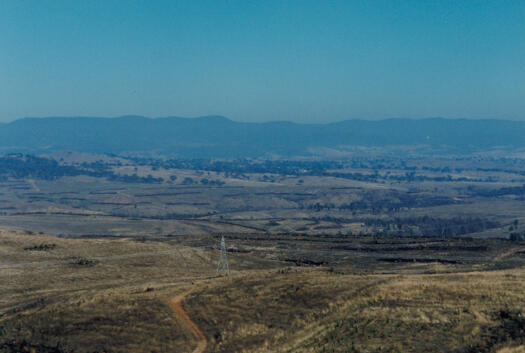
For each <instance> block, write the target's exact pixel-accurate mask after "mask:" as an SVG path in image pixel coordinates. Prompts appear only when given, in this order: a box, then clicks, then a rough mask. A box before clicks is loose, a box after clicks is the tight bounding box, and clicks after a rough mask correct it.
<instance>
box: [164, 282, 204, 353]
mask: <svg viewBox="0 0 525 353" xmlns="http://www.w3.org/2000/svg"><path fill="white" fill-rule="evenodd" d="M191 292H192V290H189V291H186V292H184V293H182V294H179V295H177V296H176V297H174V298H172V299H171V300H170V307H171V309H172V310H173V311H174V312H175V314H176V315H177V316H178V317H179V318H180V319H181V320H182V322H184V324H185V325H186V326H188V327H189V329H190V330H191V332H193V335H194V336H195V338H196V339H197V347H195V349H194V350H193V353H204V351H205V350H206V346H207V344H208V342H207V341H206V336H204V333H203V332H202V330H201V329H200V328H199V326H197V324H196V323H195V322H193V320H192V319H191V318H190V316H189V315H188V313H187V312H186V310H185V309H184V307H183V306H182V301H183V300H184V298H185V297H186V296H187V295H189V294H190V293H191Z"/></svg>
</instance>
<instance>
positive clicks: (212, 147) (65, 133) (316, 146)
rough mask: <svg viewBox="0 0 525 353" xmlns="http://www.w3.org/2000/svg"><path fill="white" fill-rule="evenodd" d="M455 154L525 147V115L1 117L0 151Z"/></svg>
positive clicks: (221, 155) (173, 154) (190, 155)
mask: <svg viewBox="0 0 525 353" xmlns="http://www.w3.org/2000/svg"><path fill="white" fill-rule="evenodd" d="M362 147H364V148H375V147H380V148H383V149H388V148H394V147H397V148H400V147H403V148H406V147H411V148H419V149H427V150H432V149H438V150H450V151H454V152H455V153H469V152H473V151H487V150H493V149H505V150H519V149H521V148H524V147H525V122H522V121H508V120H496V119H493V120H489V119H487V120H470V119H443V118H430V119H401V118H399V119H387V120H380V121H368V120H346V121H341V122H336V123H326V124H300V123H292V122H286V121H274V122H265V123H247V122H236V121H232V120H230V119H227V118H225V117H221V116H206V117H198V118H181V117H166V118H147V117H142V116H123V117H118V118H92V117H47V118H23V119H19V120H15V121H13V122H10V123H4V124H0V152H2V153H12V152H21V153H46V152H52V151H64V150H67V151H78V152H89V153H113V154H127V155H130V154H131V155H133V154H135V155H156V156H168V157H178V158H244V157H252V158H253V157H269V156H274V157H275V156H276V157H279V156H280V157H292V156H311V155H315V154H319V153H321V152H320V151H324V152H322V153H326V151H331V152H334V153H335V152H345V151H346V152H348V151H351V150H353V149H354V150H355V149H356V148H362Z"/></svg>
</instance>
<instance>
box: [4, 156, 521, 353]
mask: <svg viewBox="0 0 525 353" xmlns="http://www.w3.org/2000/svg"><path fill="white" fill-rule="evenodd" d="M67 156H68V155H65V157H67ZM10 158H11V159H10ZM83 158H87V157H86V156H84V157H83ZM61 159H62V161H61V162H60V163H61V164H52V163H51V162H49V161H46V160H43V159H34V160H33V159H31V158H29V157H20V156H14V157H8V158H7V159H4V162H5V161H7V162H9V163H11V162H13V161H14V162H16V163H19V167H17V168H14V169H13V171H12V172H9V173H7V174H6V176H4V177H2V178H0V228H1V229H2V230H1V231H0V280H1V281H2V282H1V283H2V286H1V287H0V334H1V340H0V352H19V351H23V350H24V349H26V350H27V351H29V352H31V351H34V352H44V353H51V352H55V353H57V352H58V353H61V352H76V353H83V352H84V353H94V352H98V353H101V352H157V353H159V352H182V353H183V352H199V351H194V350H195V349H196V348H199V347H200V348H199V349H200V350H201V351H204V352H316V353H317V352H319V353H321V352H455V353H461V352H463V353H465V352H499V353H505V352H507V353H509V352H519V351H523V350H524V348H525V346H524V344H525V340H524V339H523V337H524V336H525V319H523V317H522V314H521V313H522V312H523V310H524V305H525V301H524V300H523V294H522V293H523V290H524V289H525V288H524V284H523V283H524V282H523V280H524V279H525V278H524V277H525V270H524V269H525V242H524V239H525V214H524V213H523V209H524V207H525V198H524V195H525V188H524V187H523V184H525V177H524V176H523V173H522V172H521V167H522V163H521V162H520V161H514V160H512V161H499V160H490V159H480V160H479V161H474V160H472V159H467V160H459V159H447V160H425V161H420V160H416V161H412V162H410V163H405V164H403V163H401V162H399V161H398V160H395V159H393V160H380V161H375V160H373V159H368V160H367V159H363V160H360V161H358V162H357V163H356V162H352V163H349V164H348V165H346V164H344V163H343V164H337V163H335V162H333V163H332V162H330V163H328V162H319V163H317V162H304V163H303V162H271V163H270V162H267V163H266V162H265V163H259V162H246V161H240V162H239V163H238V164H236V163H233V164H232V163H230V164H227V165H226V166H225V165H223V164H220V163H219V164H218V165H216V164H213V163H212V164H209V163H208V162H202V161H193V162H178V161H175V162H174V161H166V162H159V161H151V160H146V161H144V160H131V159H125V158H118V159H117V158H116V157H107V158H105V159H103V160H98V159H95V160H93V159H91V160H89V159H86V160H85V161H79V160H78V159H75V158H70V159H68V158H62V157H61ZM28 161H29V162H28ZM35 161H36V162H35ZM86 161H89V163H88V162H86ZM37 162H38V163H44V164H45V163H48V164H45V165H48V169H46V170H45V173H44V174H38V175H36V176H35V175H32V174H31V173H29V174H28V173H27V170H31V164H30V163H37ZM49 163H51V164H49ZM85 163H88V164H85ZM163 163H164V164H163ZM192 163H193V164H192ZM221 163H222V162H221ZM224 163H226V162H224ZM411 163H412V164H414V165H412V164H411ZM418 163H419V164H418ZM415 164H417V165H418V166H415ZM192 166H193V167H195V166H198V167H199V168H201V169H191V168H190V167H192ZM77 167H78V168H84V169H78V170H77V169H67V168H77ZM182 167H184V168H182ZM53 168H54V169H53ZM63 168H66V169H63ZM228 168H229V169H228ZM264 168H266V169H264ZM308 168H310V169H308ZM414 168H416V169H414ZM215 169H216V170H215ZM414 170H415V172H414ZM86 171H87V172H86ZM84 172H85V173H84ZM24 173H25V174H24ZM53 173H55V174H53ZM61 173H62V174H61ZM64 173H66V174H64ZM67 173H70V174H72V175H69V174H67ZM82 173H84V174H82ZM86 173H87V174H86ZM37 176H38V177H37ZM220 234H226V241H227V244H228V256H229V259H230V266H231V268H232V273H231V275H230V276H228V277H224V276H221V277H217V276H216V266H217V260H218V257H219V251H218V250H217V249H218V243H219V237H218V235H220Z"/></svg>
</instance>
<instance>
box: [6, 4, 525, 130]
mask: <svg viewBox="0 0 525 353" xmlns="http://www.w3.org/2000/svg"><path fill="white" fill-rule="evenodd" d="M524 19H525V1H505V0H498V1H475V0H468V1H461V0H458V1H423V0H413V1H412V0H405V1H391V0H387V1H380V0H377V1H375V0H368V1H360V0H345V1H329V0H326V1H310V0H297V1H284V0H281V1H270V0H268V1H248V0H241V1H220V0H211V1H199V0H188V1H177V0H169V1H161V0H158V1H154V0H149V1H133V0H125V1H114V0H100V1H96V0H89V1H88V0H85V1H84V0H82V1H75V0H69V1H62V0H61V1H51V0H33V1H26V0H2V1H0V122H8V121H12V120H15V119H18V118H22V117H28V116H31V117H43V116H121V115H127V114H133V115H144V116H150V117H159V116H186V117H194V116H204V115H223V116H227V117H229V118H231V119H233V120H237V121H250V122H252V121H269V120H289V121H295V122H309V123H310V122H332V121H340V120H345V119H385V118H394V117H406V118H426V117H449V118H499V119H512V120H525V20H524Z"/></svg>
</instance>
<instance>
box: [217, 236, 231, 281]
mask: <svg viewBox="0 0 525 353" xmlns="http://www.w3.org/2000/svg"><path fill="white" fill-rule="evenodd" d="M221 271H224V272H225V273H226V274H227V275H229V274H230V265H228V255H227V254H226V242H225V241H224V235H222V236H221V254H220V256H219V264H218V265H217V275H219V273H220V272H221Z"/></svg>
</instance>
